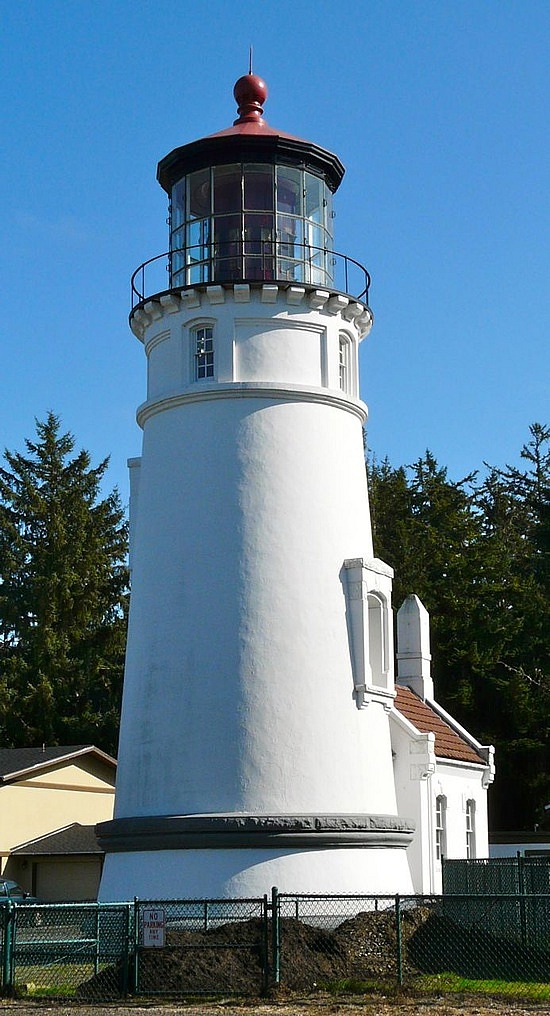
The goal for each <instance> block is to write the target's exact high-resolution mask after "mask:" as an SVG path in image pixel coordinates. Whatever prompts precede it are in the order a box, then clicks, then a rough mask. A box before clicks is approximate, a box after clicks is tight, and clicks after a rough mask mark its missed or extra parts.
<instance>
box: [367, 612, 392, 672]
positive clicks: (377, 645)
mask: <svg viewBox="0 0 550 1016" xmlns="http://www.w3.org/2000/svg"><path fill="white" fill-rule="evenodd" d="M367 601H368V607H369V663H370V670H371V681H372V684H373V686H374V687H375V688H384V689H387V686H388V669H389V664H388V644H387V643H388V620H387V616H386V602H385V600H384V599H383V598H382V597H381V596H379V594H378V593H369V594H368V596H367Z"/></svg>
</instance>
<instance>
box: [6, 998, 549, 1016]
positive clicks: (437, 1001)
mask: <svg viewBox="0 0 550 1016" xmlns="http://www.w3.org/2000/svg"><path fill="white" fill-rule="evenodd" d="M0 1007H1V1008H2V1009H4V1010H5V1011H6V1012H7V1011H9V1012H10V1016H113V1014H114V1013H116V1016H462V1014H464V1016H550V1007H549V1006H548V1005H547V1004H546V1003H544V1004H543V1003H541V1004H537V1003H536V1002H525V1001H522V1000H518V1001H517V1002H514V1001H513V1000H511V1001H503V1000H499V999H479V998H473V997H470V996H463V995H460V996H458V995H457V996H453V997H452V998H449V997H447V998H441V997H434V998H423V999H421V1000H419V999H411V998H406V997H403V996H400V997H399V998H393V999H389V998H384V997H383V996H380V995H372V996H369V995H366V996H361V997H360V998H357V997H356V998H353V999H352V998H339V999H335V998H334V997H333V996H323V995H314V996H306V997H293V998H285V999H281V1000H277V1001H252V1000H250V999H247V1000H246V1001H243V1002H239V1001H237V1000H235V999H228V1000H224V999H220V1000H218V1001H216V1002H212V1001H204V1002H202V1003H199V1004H197V1003H192V1004H191V1003H190V1004H189V1005H186V1004H184V1003H181V1002H178V1003H171V1002H166V1003H165V1004H164V1005H159V1004H158V1002H157V1001H155V1002H154V1003H151V1004H144V1002H143V1000H140V1002H139V1003H136V1004H135V1005H128V1004H127V1003H125V1004H123V1005H121V1004H118V1003H112V1004H103V1005H93V1006H91V1005H82V1004H80V1005H78V1004H74V1005H67V1004H66V1003H65V1002H60V1003H59V1004H52V1003H51V1002H49V1001H48V1002H40V1001H36V1002H33V1003H29V1002H27V1001H25V1002H21V1001H11V1000H2V1001H1V1002H0Z"/></svg>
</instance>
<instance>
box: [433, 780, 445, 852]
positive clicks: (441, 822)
mask: <svg viewBox="0 0 550 1016" xmlns="http://www.w3.org/2000/svg"><path fill="white" fill-rule="evenodd" d="M446 853H447V798H446V797H445V795H444V794H439V795H438V796H437V797H436V799H435V857H436V860H437V861H440V860H441V858H442V857H445V855H446Z"/></svg>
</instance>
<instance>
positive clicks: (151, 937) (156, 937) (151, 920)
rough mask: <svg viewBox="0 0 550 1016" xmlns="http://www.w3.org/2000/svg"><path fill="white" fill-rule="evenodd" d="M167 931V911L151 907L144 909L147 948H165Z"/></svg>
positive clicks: (144, 942) (144, 932)
mask: <svg viewBox="0 0 550 1016" xmlns="http://www.w3.org/2000/svg"><path fill="white" fill-rule="evenodd" d="M165 932H166V911H165V910H159V909H157V908H156V907H154V908H153V907H150V908H148V909H147V910H144V911H143V945H144V948H145V949H163V948H164V944H165Z"/></svg>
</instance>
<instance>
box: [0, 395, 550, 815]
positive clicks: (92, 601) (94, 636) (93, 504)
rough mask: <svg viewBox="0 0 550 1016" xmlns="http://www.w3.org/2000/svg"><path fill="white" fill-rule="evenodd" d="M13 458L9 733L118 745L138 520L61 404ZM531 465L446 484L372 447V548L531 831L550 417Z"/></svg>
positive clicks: (5, 527) (2, 599)
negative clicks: (66, 426)
mask: <svg viewBox="0 0 550 1016" xmlns="http://www.w3.org/2000/svg"><path fill="white" fill-rule="evenodd" d="M4 458H5V464H4V466H3V467H1V468H0V745H1V746H2V747H24V746H36V745H40V744H42V743H47V744H48V745H56V744H82V743H94V744H97V745H98V747H100V748H103V749H104V750H105V751H108V752H111V753H113V754H114V753H115V752H116V748H117V738H118V724H119V713H120V699H121V692H122V675H123V668H124V649H125V640H126V622H127V608H128V595H129V576H128V569H127V551H128V527H127V522H126V518H125V512H124V508H123V506H122V504H121V501H120V498H119V495H118V492H117V491H116V490H114V491H113V492H112V493H110V494H108V495H107V496H103V495H102V490H101V488H102V482H103V481H104V478H105V474H106V470H107V465H108V460H107V459H105V460H104V461H103V462H101V463H100V464H99V465H97V466H94V465H92V462H91V458H90V455H89V453H88V452H86V451H79V452H76V451H75V441H74V438H73V436H72V435H71V434H69V433H63V432H62V430H61V424H60V420H59V418H58V417H57V416H55V414H54V413H49V414H48V416H47V418H46V419H45V420H44V421H42V422H40V421H37V423H36V436H35V438H34V439H33V440H27V441H26V453H25V454H21V453H18V452H9V451H6V452H5V456H4ZM521 458H522V467H512V466H505V467H503V468H498V467H487V468H486V469H485V472H484V474H483V476H482V477H481V478H480V477H479V475H478V474H477V473H472V474H471V475H470V476H467V477H465V478H464V479H462V480H459V481H454V480H451V479H449V477H448V475H447V469H446V468H445V467H444V466H440V465H439V464H438V463H437V461H436V460H435V458H434V456H433V455H432V454H431V453H430V452H429V451H427V452H426V454H425V455H424V456H423V457H422V458H420V459H418V461H417V462H415V463H414V464H413V465H412V466H397V467H395V466H392V465H391V464H390V463H389V462H388V461H387V460H384V461H382V462H378V461H377V460H376V459H375V458H374V456H372V455H369V456H368V457H367V471H368V477H369V489H370V501H371V515H372V525H373V534H374V541H375V553H376V555H377V556H378V557H380V558H382V559H383V560H384V561H386V562H387V563H388V564H390V565H391V566H392V567H393V568H394V569H395V580H394V602H395V603H396V604H397V605H399V604H400V603H401V602H402V600H403V599H404V598H405V596H406V595H408V594H409V593H411V592H414V593H416V594H417V595H418V596H420V598H421V600H422V601H423V603H424V605H425V606H426V608H427V609H428V610H429V612H430V616H431V639H432V657H433V676H434V681H435V687H436V697H437V700H438V701H439V702H441V704H442V705H443V706H444V707H445V708H446V709H447V710H448V711H449V712H451V713H452V714H453V715H454V716H455V717H456V718H457V719H458V720H459V721H460V722H461V723H462V724H463V725H464V726H466V727H467V728H468V729H469V730H471V732H472V733H473V734H475V736H476V737H478V739H479V740H481V741H482V742H483V743H492V744H494V745H495V746H496V748H497V780H496V782H495V785H494V787H493V788H492V790H491V793H490V798H489V799H490V808H491V825H492V828H493V829H532V828H533V827H534V826H535V825H536V824H541V823H542V821H543V818H544V814H545V813H544V806H545V805H546V804H548V803H550V776H549V764H548V763H549V759H548V732H549V706H550V675H549V668H548V630H549V620H550V617H549V615H550V607H549V602H550V601H549V595H548V593H549V589H548V585H549V543H550V497H549V491H550V429H549V428H547V427H544V426H542V425H540V424H533V425H532V427H531V428H530V435H529V440H528V442H527V443H526V444H525V446H524V448H523V449H522V452H521ZM549 814H550V813H549V812H547V813H546V815H549Z"/></svg>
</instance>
